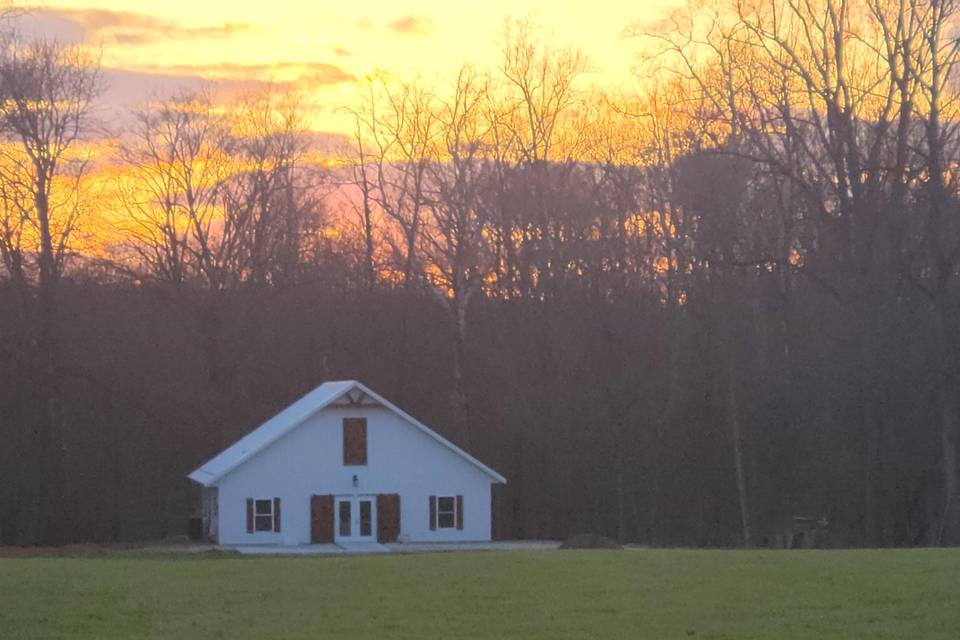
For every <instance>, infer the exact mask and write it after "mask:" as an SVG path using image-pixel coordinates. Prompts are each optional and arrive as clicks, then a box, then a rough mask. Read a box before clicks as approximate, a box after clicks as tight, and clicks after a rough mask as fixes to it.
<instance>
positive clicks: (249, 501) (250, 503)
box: [247, 498, 253, 533]
mask: <svg viewBox="0 0 960 640" xmlns="http://www.w3.org/2000/svg"><path fill="white" fill-rule="evenodd" d="M247 533H253V498H247Z"/></svg>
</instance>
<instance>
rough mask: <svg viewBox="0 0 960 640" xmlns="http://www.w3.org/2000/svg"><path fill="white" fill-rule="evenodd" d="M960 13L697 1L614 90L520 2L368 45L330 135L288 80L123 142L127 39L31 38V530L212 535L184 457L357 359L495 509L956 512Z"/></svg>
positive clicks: (20, 427) (9, 98)
mask: <svg viewBox="0 0 960 640" xmlns="http://www.w3.org/2000/svg"><path fill="white" fill-rule="evenodd" d="M956 11H957V5H956V3H954V2H952V1H946V2H943V1H941V0H933V1H932V2H931V1H930V0H925V1H923V2H920V1H916V2H914V1H912V0H905V1H904V2H885V1H883V0H857V1H855V2H851V1H847V2H842V1H841V2H837V1H835V0H822V1H819V2H813V3H792V2H789V1H787V2H782V1H779V0H755V1H753V2H742V1H739V2H738V1H733V0H731V1H726V0H723V1H721V2H718V3H717V4H714V5H710V6H704V5H700V6H696V7H691V8H690V9H688V10H686V11H683V12H679V13H677V14H675V15H674V16H672V17H671V19H670V21H668V23H667V24H665V25H663V26H662V27H661V28H660V29H658V30H656V31H655V32H653V33H648V34H642V35H638V43H640V44H642V47H641V48H642V49H643V50H644V51H645V52H646V54H645V55H646V58H645V61H646V65H647V66H646V67H645V68H644V69H645V70H644V71H643V72H642V73H641V76H642V81H641V83H640V85H641V88H642V90H641V91H640V92H639V93H637V94H635V95H627V94H624V93H621V94H617V95H603V96H601V95H599V93H597V92H588V91H585V90H584V89H583V80H584V74H585V73H586V72H587V71H588V70H589V65H588V63H587V61H586V60H585V59H584V58H583V57H582V56H581V55H580V54H579V53H578V52H576V51H572V50H567V49H560V48H556V47H553V46H551V45H550V44H549V43H548V42H544V41H543V40H542V39H540V37H539V36H538V33H537V31H536V30H535V29H533V28H531V27H530V25H528V24H526V23H511V24H510V25H509V27H508V28H507V30H506V33H505V37H504V46H503V58H502V61H501V64H500V66H499V68H498V69H497V70H496V71H490V72H487V71H482V70H478V69H474V68H472V67H465V68H464V69H463V70H462V72H461V73H460V74H459V75H458V76H457V77H456V78H452V79H451V81H450V82H449V83H446V84H443V86H440V87H435V86H429V87H428V86H426V84H425V83H423V82H422V81H415V82H399V81H397V80H396V79H393V78H389V77H386V76H377V77H373V78H370V79H369V80H368V82H367V83H366V85H365V86H364V87H363V95H364V99H363V100H362V101H361V102H360V103H358V104H357V105H356V107H355V109H354V111H353V114H354V116H355V122H356V131H355V136H354V139H353V140H352V144H350V145H349V149H345V150H344V154H343V157H341V158H339V159H336V160H335V161H331V160H330V159H329V158H320V157H319V156H318V154H317V153H316V150H315V149H314V148H313V147H312V146H311V140H312V138H313V136H312V134H311V133H310V131H309V130H308V128H307V126H306V124H305V121H304V116H303V114H304V109H303V108H302V106H301V105H300V103H299V102H298V101H297V99H296V97H295V96H291V95H278V94H277V93H276V92H274V91H272V90H271V89H270V88H265V89H264V90H263V91H262V92H258V93H255V94H251V95H247V96H244V97H242V98H239V99H236V100H233V101H230V102H228V103H224V102H222V101H221V100H219V99H218V98H216V97H214V96H206V95H181V96H175V97H172V98H170V99H168V100H163V101H154V102H151V103H149V104H146V105H145V106H144V107H143V109H142V110H140V111H138V112H136V113H134V114H130V118H129V123H128V125H127V126H125V127H124V130H123V131H122V132H118V136H117V141H116V144H115V145H114V146H113V148H112V149H111V151H110V152H109V153H108V154H106V157H104V156H98V157H96V158H92V157H91V156H90V153H89V152H88V151H85V148H86V147H85V145H86V144H87V138H85V137H84V136H85V132H86V131H88V130H91V127H92V123H91V122H90V120H91V119H90V117H89V115H90V104H91V103H92V102H94V101H95V99H96V95H97V90H98V87H99V84H100V83H99V79H98V72H97V68H96V64H95V62H94V61H92V60H91V59H90V58H88V57H87V56H85V54H84V53H83V51H80V50H75V49H71V48H66V47H62V46H59V45H56V44H53V43H44V42H40V43H22V42H18V41H17V40H16V39H11V41H10V43H9V44H8V45H7V46H6V47H5V49H4V57H3V60H2V61H0V83H2V84H0V89H2V92H3V95H4V101H3V108H2V114H0V115H2V122H0V126H2V133H3V136H4V144H3V147H2V148H3V157H2V162H0V164H2V174H0V202H2V206H3V210H2V214H3V219H2V223H3V224H2V229H0V231H2V233H0V249H2V258H3V266H4V280H3V282H2V284H0V300H2V301H3V304H2V306H0V364H2V366H0V377H2V381H3V384H2V385H0V415H2V416H3V421H2V423H0V429H2V432H0V440H2V442H3V443H4V445H3V447H2V448H0V471H2V477H0V480H2V481H0V542H3V543H20V544H25V543H37V542H39V543H48V544H49V543H61V542H67V541H77V540H128V539H143V538H150V537H156V536H166V535H171V534H178V533H182V532H183V531H184V529H185V523H186V516H187V515H188V514H189V513H190V512H191V511H192V510H194V509H195V505H196V495H195V490H194V488H192V487H191V486H189V484H188V481H187V480H186V479H185V474H186V473H187V472H189V471H190V470H191V469H192V468H194V467H195V466H196V465H197V464H199V463H200V462H202V461H203V460H205V459H206V458H207V457H209V456H210V455H212V454H213V453H215V452H217V451H218V450H219V449H220V448H222V447H224V446H226V445H227V444H229V443H230V442H232V441H233V440H235V439H236V438H237V437H238V436H240V435H242V434H243V433H245V432H246V431H248V430H249V429H250V428H252V427H254V426H256V425H257V424H258V423H259V422H260V421H262V420H263V419H265V418H267V417H269V416H270V415H271V414H272V413H273V412H275V411H276V410H278V409H279V408H281V407H282V406H284V405H285V404H286V403H288V402H290V401H292V400H293V399H295V398H296V397H297V396H298V395H300V394H302V393H304V392H305V391H307V390H308V389H310V388H312V387H313V386H315V385H317V384H319V383H321V382H322V381H324V380H329V379H337V378H357V379H361V380H363V381H365V382H366V383H368V384H369V385H370V386H371V387H373V388H374V389H377V390H378V391H380V392H382V393H383V394H384V395H386V396H387V397H389V398H391V399H392V400H395V401H396V402H397V403H398V404H400V405H401V406H404V407H405V408H408V409H409V411H410V412H411V413H413V414H414V415H416V416H418V417H420V418H422V419H423V420H424V421H426V422H427V423H428V424H431V425H433V426H435V427H436V428H437V429H438V430H439V431H440V432H441V433H443V434H445V435H447V436H448V437H450V438H451V439H453V440H454V441H456V442H458V443H460V444H462V445H464V446H465V447H466V448H467V449H469V450H470V451H472V452H474V453H475V454H476V455H477V456H479V457H480V458H481V459H483V460H484V461H486V462H488V463H489V464H490V465H491V466H493V467H494V468H496V469H498V470H499V471H501V472H502V473H504V474H505V475H506V476H507V477H508V478H509V481H510V482H509V485H508V486H507V487H505V488H504V491H503V492H502V493H501V495H499V496H498V499H497V505H496V506H497V508H496V513H497V516H496V525H495V526H496V530H497V534H498V535H499V536H501V537H562V536H565V535H567V534H569V533H572V532H575V531H595V532H599V533H604V534H607V535H611V536H615V537H618V538H620V539H622V540H628V541H638V542H644V543H649V544H662V545H668V544H689V545H737V544H746V545H751V544H762V543H763V542H764V540H765V539H767V538H768V537H769V536H771V535H772V534H775V533H777V532H778V531H782V529H783V528H784V527H785V526H787V525H786V524H785V523H787V522H789V520H790V518H791V517H792V516H795V515H803V516H808V517H812V518H825V519H826V520H827V521H828V522H829V531H830V537H829V541H830V544H835V545H923V544H956V543H958V542H960V486H958V485H960V467H958V461H957V456H958V454H960V451H958V447H960V444H958V434H960V425H958V422H960V405H958V402H960V388H958V375H960V344H958V338H960V334H958V319H960V317H958V313H960V308H958V303H960V295H958V293H960V292H958V282H960V279H958V276H960V273H958V262H960V218H958V213H960V209H958V205H960V200H958V189H957V186H958V185H957V182H956V180H957V174H956V169H955V167H956V166H957V160H958V157H957V154H958V146H957V143H958V142H960V136H958V132H957V128H956V123H957V122H958V120H957V113H956V111H957V104H956V98H957V97H958V95H960V92H958V90H957V85H956V78H955V77H954V73H953V71H954V65H955V63H956V61H957V42H956V40H955V39H954V36H955V30H956V26H957V15H956ZM104 165H108V166H109V167H110V171H109V172H107V171H103V170H102V168H103V166H104ZM104 175H108V176H109V177H107V178H105V177H103V176H104ZM104 185H107V186H104ZM104 190H106V191H107V192H108V193H109V194H110V197H109V198H107V199H105V198H103V197H102V192H103V191H104ZM97 193H100V194H101V196H100V197H97V196H96V194H97ZM103 208H109V209H110V211H111V216H109V219H110V224H109V230H108V231H109V232H107V231H104V229H103V228H102V221H103V220H104V216H103V215H102V211H100V210H102V209H103ZM98 212H99V214H100V215H98ZM93 219H96V220H99V221H100V224H101V227H100V228H98V229H96V230H94V229H93V228H92V225H90V224H89V223H86V226H85V221H89V220H93ZM97 234H99V235H97ZM91 236H96V237H97V238H99V240H98V241H96V242H93V244H91V240H90V238H91ZM90 247H93V248H90Z"/></svg>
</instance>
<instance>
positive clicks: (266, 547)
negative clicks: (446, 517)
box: [221, 540, 560, 556]
mask: <svg viewBox="0 0 960 640" xmlns="http://www.w3.org/2000/svg"><path fill="white" fill-rule="evenodd" d="M559 546H560V543H559V542H557V541H554V540H498V541H496V542H395V543H389V544H379V543H376V542H352V543H346V542H345V543H341V544H339V545H337V544H309V545H270V544H257V545H253V544H251V545H236V546H224V547H221V548H222V549H226V550H234V551H237V552H239V553H241V554H243V555H264V556H278V555H287V556H327V555H330V556H338V555H358V554H371V553H378V554H379V553H397V554H400V553H442V552H455V551H549V550H551V549H556V548H558V547H559Z"/></svg>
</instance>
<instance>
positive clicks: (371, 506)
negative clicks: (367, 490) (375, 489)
mask: <svg viewBox="0 0 960 640" xmlns="http://www.w3.org/2000/svg"><path fill="white" fill-rule="evenodd" d="M376 511H377V510H376V497H375V496H339V497H337V509H336V514H337V522H336V525H337V528H336V532H337V540H338V541H339V540H346V541H350V540H367V541H372V540H374V539H375V535H376V530H377V522H376V518H377V515H376Z"/></svg>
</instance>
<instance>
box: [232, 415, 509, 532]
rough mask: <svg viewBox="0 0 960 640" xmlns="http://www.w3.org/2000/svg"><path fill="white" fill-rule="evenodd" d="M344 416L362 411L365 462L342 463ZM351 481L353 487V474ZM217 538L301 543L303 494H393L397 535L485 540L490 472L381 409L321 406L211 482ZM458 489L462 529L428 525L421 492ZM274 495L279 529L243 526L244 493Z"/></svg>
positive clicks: (306, 520)
mask: <svg viewBox="0 0 960 640" xmlns="http://www.w3.org/2000/svg"><path fill="white" fill-rule="evenodd" d="M346 417H365V418H367V464H366V465H365V466H344V464H343V428H342V420H343V418H346ZM354 474H356V475H357V477H358V480H359V482H358V486H357V487H356V488H354V486H353V475H354ZM217 484H218V485H219V488H220V491H219V510H220V513H219V526H220V544H227V545H230V544H260V543H269V544H279V543H283V544H308V543H309V542H310V496H311V495H326V494H333V495H350V494H360V495H366V494H378V493H398V494H400V539H401V541H404V540H406V541H413V542H427V541H430V542H441V541H442V542H448V541H484V540H489V539H490V486H491V479H490V477H489V476H488V475H487V474H485V473H484V472H483V471H481V470H480V469H479V468H477V467H476V466H475V465H473V464H471V463H470V462H468V461H467V460H465V459H464V458H462V457H461V456H460V455H458V454H457V453H454V452H453V451H451V450H450V449H448V448H447V447H445V446H444V445H442V444H441V443H439V442H437V441H436V440H435V439H433V438H432V437H430V436H429V435H427V434H426V433H424V432H422V431H420V430H419V429H418V428H416V427H414V426H413V425H411V424H409V423H408V422H407V421H406V420H404V419H403V418H401V417H400V416H398V415H397V414H395V413H394V412H392V411H390V410H388V409H385V408H366V407H364V408H358V409H341V408H327V409H324V410H322V411H320V412H319V413H317V414H316V415H314V416H312V417H310V418H308V419H307V420H305V421H304V422H303V424H301V425H299V426H297V427H296V428H294V429H293V430H292V431H291V432H290V433H288V434H286V435H285V436H283V437H281V438H280V439H279V440H277V441H276V442H274V443H273V444H272V445H270V446H269V447H267V448H266V449H265V450H263V451H261V452H259V453H258V454H256V455H254V456H253V457H251V458H250V459H249V460H247V461H245V462H244V463H243V464H241V465H240V466H239V467H237V468H236V469H235V470H234V471H232V472H231V473H229V474H228V475H227V476H225V477H224V478H222V479H221V480H220V481H219V482H218V483H217ZM431 495H462V496H463V502H464V508H463V509H464V518H463V520H464V528H463V529H462V530H458V529H438V530H436V531H431V530H430V523H429V508H430V505H429V496H431ZM273 497H279V498H280V499H281V526H282V530H281V532H280V533H273V532H257V533H252V534H250V533H247V530H246V499H247V498H261V499H263V498H273Z"/></svg>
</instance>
